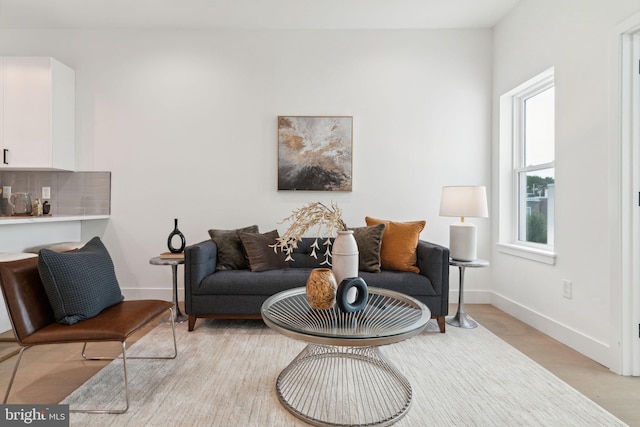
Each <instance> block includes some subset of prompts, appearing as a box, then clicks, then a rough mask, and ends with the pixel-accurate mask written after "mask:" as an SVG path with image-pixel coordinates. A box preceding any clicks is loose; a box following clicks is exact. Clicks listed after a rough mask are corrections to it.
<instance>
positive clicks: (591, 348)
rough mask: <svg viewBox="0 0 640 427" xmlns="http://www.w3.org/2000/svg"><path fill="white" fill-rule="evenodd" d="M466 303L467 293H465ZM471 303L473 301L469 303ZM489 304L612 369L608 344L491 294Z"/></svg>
mask: <svg viewBox="0 0 640 427" xmlns="http://www.w3.org/2000/svg"><path fill="white" fill-rule="evenodd" d="M465 302H466V292H465ZM469 302H471V301H469ZM489 304H491V305H493V306H495V307H496V308H499V309H500V310H502V311H504V312H505V313H507V314H509V315H511V316H513V317H515V318H516V319H518V320H520V321H522V322H524V323H526V324H528V325H529V326H531V327H534V328H536V329H537V330H539V331H540V332H542V333H544V334H546V335H549V336H550V337H551V338H553V339H555V340H558V341H560V342H561V343H563V344H565V345H567V346H569V347H571V348H572V349H574V350H576V351H577V352H579V353H582V354H584V355H585V356H587V357H588V358H590V359H593V360H595V361H596V362H598V363H600V364H601V365H604V366H607V367H610V366H612V365H611V360H610V358H611V349H610V347H609V345H608V344H605V343H603V342H601V341H598V340H596V339H594V338H592V337H589V336H588V335H585V334H583V333H582V332H579V331H576V330H575V329H572V328H571V327H569V326H567V325H564V324H562V323H560V322H558V321H556V320H554V319H552V318H550V317H548V316H545V315H543V314H541V313H538V312H536V311H534V310H532V309H530V308H528V307H525V306H523V305H522V304H520V303H517V302H515V301H512V300H510V299H509V298H506V297H504V296H502V295H499V294H496V293H493V292H491V300H490V302H489Z"/></svg>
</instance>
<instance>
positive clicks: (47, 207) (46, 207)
mask: <svg viewBox="0 0 640 427" xmlns="http://www.w3.org/2000/svg"><path fill="white" fill-rule="evenodd" d="M50 211H51V205H50V204H49V201H48V200H45V201H44V203H43V204H42V214H43V215H49V212H50Z"/></svg>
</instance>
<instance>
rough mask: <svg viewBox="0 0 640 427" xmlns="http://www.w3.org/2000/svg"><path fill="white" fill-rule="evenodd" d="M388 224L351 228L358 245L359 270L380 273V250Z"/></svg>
mask: <svg viewBox="0 0 640 427" xmlns="http://www.w3.org/2000/svg"><path fill="white" fill-rule="evenodd" d="M385 227H386V224H377V225H372V226H370V227H358V228H350V230H353V237H354V238H355V239H356V243H357V244H358V252H359V255H358V270H360V271H370V272H372V273H378V272H380V248H381V247H382V235H383V233H384V229H385Z"/></svg>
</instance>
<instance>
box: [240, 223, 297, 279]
mask: <svg viewBox="0 0 640 427" xmlns="http://www.w3.org/2000/svg"><path fill="white" fill-rule="evenodd" d="M238 236H240V240H241V241H242V246H243V247H244V251H245V253H246V254H247V259H248V260H249V269H250V270H251V271H267V270H278V269H281V268H288V267H289V264H287V262H286V261H285V260H284V259H285V254H284V253H283V252H282V251H277V252H276V251H274V250H273V248H271V247H269V245H273V244H274V243H276V239H277V238H278V237H279V236H278V230H272V231H269V232H268V233H264V234H260V233H242V232H239V233H238Z"/></svg>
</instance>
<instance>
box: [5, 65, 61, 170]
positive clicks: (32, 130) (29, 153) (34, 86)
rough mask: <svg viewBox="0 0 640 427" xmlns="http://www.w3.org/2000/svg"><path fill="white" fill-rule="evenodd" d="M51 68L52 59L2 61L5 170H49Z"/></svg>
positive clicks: (50, 159) (50, 158)
mask: <svg viewBox="0 0 640 427" xmlns="http://www.w3.org/2000/svg"><path fill="white" fill-rule="evenodd" d="M51 68H52V67H51V58H7V57H5V58H4V79H3V90H4V120H3V121H4V141H3V144H4V149H5V150H8V152H7V163H8V164H5V165H4V166H5V167H10V168H30V167H51V161H52V156H51V143H52V135H51V132H52V123H51V120H52V73H51Z"/></svg>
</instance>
